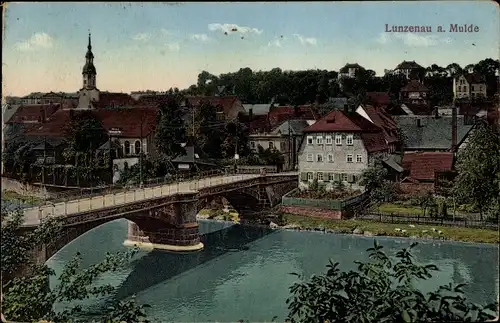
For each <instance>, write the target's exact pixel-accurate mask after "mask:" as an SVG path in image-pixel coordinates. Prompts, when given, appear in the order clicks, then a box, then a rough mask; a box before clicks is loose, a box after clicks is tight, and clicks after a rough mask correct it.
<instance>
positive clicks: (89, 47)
mask: <svg viewBox="0 0 500 323" xmlns="http://www.w3.org/2000/svg"><path fill="white" fill-rule="evenodd" d="M91 37H92V36H91V34H90V29H89V45H88V46H87V49H88V50H89V51H91V50H92V38H91Z"/></svg>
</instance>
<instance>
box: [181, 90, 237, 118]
mask: <svg viewBox="0 0 500 323" xmlns="http://www.w3.org/2000/svg"><path fill="white" fill-rule="evenodd" d="M186 99H187V101H188V102H189V104H190V105H191V106H193V107H196V106H199V105H200V103H201V102H203V101H208V102H209V103H210V104H211V105H213V106H215V107H217V106H220V107H222V109H223V110H224V114H225V115H226V116H227V115H229V114H230V112H231V109H232V108H233V107H234V105H235V104H237V103H240V104H241V102H239V99H238V97H236V96H233V95H231V96H186Z"/></svg>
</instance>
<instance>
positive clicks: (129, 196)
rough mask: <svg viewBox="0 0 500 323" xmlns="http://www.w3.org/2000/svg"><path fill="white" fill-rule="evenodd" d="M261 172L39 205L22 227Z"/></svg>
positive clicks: (26, 212)
mask: <svg viewBox="0 0 500 323" xmlns="http://www.w3.org/2000/svg"><path fill="white" fill-rule="evenodd" d="M285 175H297V172H288V173H278V174H267V175H265V176H269V177H272V176H285ZM261 176H262V175H260V174H236V175H224V176H214V177H206V178H202V179H196V180H189V181H185V182H177V183H174V184H172V183H170V184H160V185H158V186H153V187H147V188H131V189H130V190H129V191H126V192H120V193H113V194H111V193H110V194H104V195H101V196H94V197H90V198H89V197H86V198H81V199H74V200H71V201H67V202H60V203H54V204H50V202H48V203H49V204H48V205H44V206H39V207H38V206H37V207H32V208H26V209H24V210H23V211H24V219H25V220H24V224H23V226H36V225H38V224H40V219H43V218H45V217H60V216H66V215H72V214H78V213H81V212H87V211H92V210H96V211H97V210H99V209H103V208H108V207H114V206H119V205H123V204H127V203H133V202H141V201H145V200H147V199H151V198H158V197H164V196H169V195H174V194H179V193H181V194H182V193H193V192H196V191H198V190H199V189H201V188H205V187H210V186H217V185H224V184H229V183H235V182H239V181H244V180H248V179H253V178H258V177H261Z"/></svg>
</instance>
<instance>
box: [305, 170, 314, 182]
mask: <svg viewBox="0 0 500 323" xmlns="http://www.w3.org/2000/svg"><path fill="white" fill-rule="evenodd" d="M313 178H314V176H313V173H312V172H309V173H307V180H308V181H312V180H313Z"/></svg>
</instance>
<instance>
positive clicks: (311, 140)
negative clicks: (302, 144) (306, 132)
mask: <svg viewBox="0 0 500 323" xmlns="http://www.w3.org/2000/svg"><path fill="white" fill-rule="evenodd" d="M307 144H308V145H312V144H313V137H311V136H307Z"/></svg>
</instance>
